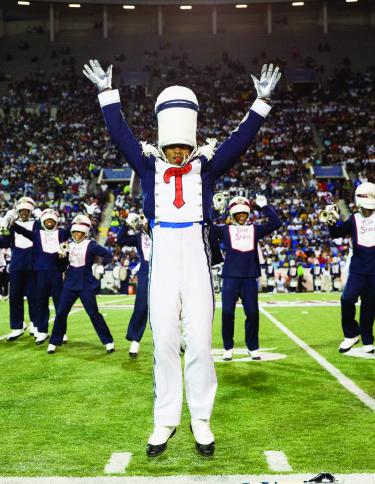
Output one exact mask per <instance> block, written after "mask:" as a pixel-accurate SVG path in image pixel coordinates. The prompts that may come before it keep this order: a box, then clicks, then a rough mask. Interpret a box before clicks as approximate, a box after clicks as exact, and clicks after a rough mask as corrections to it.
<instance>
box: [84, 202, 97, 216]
mask: <svg viewBox="0 0 375 484" xmlns="http://www.w3.org/2000/svg"><path fill="white" fill-rule="evenodd" d="M83 205H84V206H85V209H86V212H87V215H94V213H95V212H96V209H97V208H98V206H97V204H96V203H95V202H94V203H92V204H91V205H87V203H84V204H83Z"/></svg>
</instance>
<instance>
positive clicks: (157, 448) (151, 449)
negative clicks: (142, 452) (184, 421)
mask: <svg viewBox="0 0 375 484" xmlns="http://www.w3.org/2000/svg"><path fill="white" fill-rule="evenodd" d="M175 433H176V429H175V428H174V429H173V432H172V433H171V435H170V436H169V437H168V439H167V441H166V442H164V443H163V444H159V445H152V444H147V447H146V454H147V455H148V457H157V456H158V455H160V454H162V453H163V452H164V451H165V449H166V448H167V444H168V440H169V439H170V438H171V437H173V436H174V434H175Z"/></svg>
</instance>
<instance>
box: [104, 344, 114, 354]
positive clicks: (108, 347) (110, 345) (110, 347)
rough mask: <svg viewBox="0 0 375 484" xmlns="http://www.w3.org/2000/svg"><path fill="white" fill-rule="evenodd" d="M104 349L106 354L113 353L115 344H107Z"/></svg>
mask: <svg viewBox="0 0 375 484" xmlns="http://www.w3.org/2000/svg"><path fill="white" fill-rule="evenodd" d="M105 349H106V350H107V353H113V352H114V351H115V343H107V344H106V345H105Z"/></svg>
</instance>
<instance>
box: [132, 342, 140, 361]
mask: <svg viewBox="0 0 375 484" xmlns="http://www.w3.org/2000/svg"><path fill="white" fill-rule="evenodd" d="M139 346H140V344H139V343H138V341H132V343H131V345H130V348H129V356H130V357H131V358H136V357H137V356H138V352H139Z"/></svg>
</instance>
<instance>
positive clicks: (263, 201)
mask: <svg viewBox="0 0 375 484" xmlns="http://www.w3.org/2000/svg"><path fill="white" fill-rule="evenodd" d="M255 204H256V205H258V207H259V208H263V207H265V206H266V205H267V198H266V197H265V196H264V195H257V196H256V197H255Z"/></svg>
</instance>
